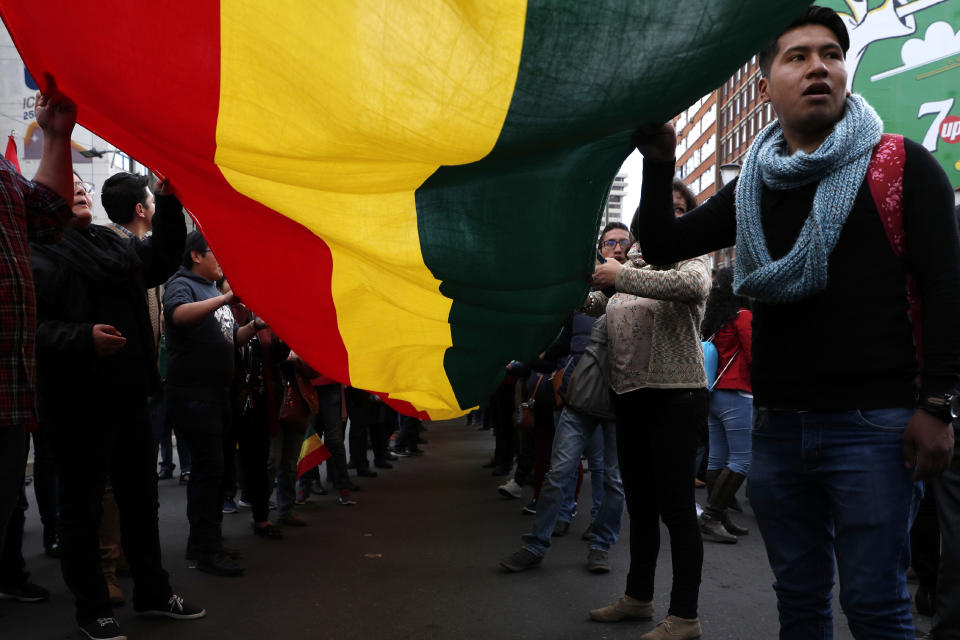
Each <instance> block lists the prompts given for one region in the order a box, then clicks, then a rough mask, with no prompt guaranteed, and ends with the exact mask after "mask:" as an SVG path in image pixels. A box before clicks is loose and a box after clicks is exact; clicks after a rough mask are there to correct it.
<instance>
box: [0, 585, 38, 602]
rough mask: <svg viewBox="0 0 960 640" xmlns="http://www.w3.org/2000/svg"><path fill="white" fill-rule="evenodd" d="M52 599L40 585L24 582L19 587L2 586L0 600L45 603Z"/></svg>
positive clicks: (0, 586)
mask: <svg viewBox="0 0 960 640" xmlns="http://www.w3.org/2000/svg"><path fill="white" fill-rule="evenodd" d="M49 598H50V592H49V591H47V590H46V589H44V588H43V587H41V586H40V585H38V584H33V583H32V582H30V581H29V580H24V581H23V582H21V583H20V584H19V585H17V586H10V585H0V600H16V601H17V602H43V601H44V600H47V599H49Z"/></svg>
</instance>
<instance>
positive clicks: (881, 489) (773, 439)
mask: <svg viewBox="0 0 960 640" xmlns="http://www.w3.org/2000/svg"><path fill="white" fill-rule="evenodd" d="M913 412H914V411H913V409H901V408H896V409H878V410H870V411H866V410H864V411H845V412H812V411H811V412H796V411H768V410H764V409H761V410H759V411H758V412H757V415H756V418H755V421H754V428H753V466H752V468H751V469H750V476H749V482H750V503H751V504H752V506H753V510H754V513H755V514H756V516H757V524H758V525H759V526H760V533H761V534H762V536H763V542H764V544H765V546H766V548H767V557H768V558H769V561H770V567H771V568H772V569H773V573H774V575H775V576H776V582H775V583H774V585H773V586H774V589H775V591H776V593H777V602H778V608H779V610H780V638H782V639H793V638H823V639H826V640H829V639H831V638H833V620H832V618H833V612H832V610H831V605H830V601H831V591H832V589H833V575H834V557H836V563H837V566H838V568H839V574H840V604H841V606H842V607H843V610H844V612H845V613H846V615H847V619H848V621H849V625H850V630H851V632H853V635H854V637H855V638H858V639H861V638H864V639H865V638H870V639H871V640H877V639H883V638H897V639H903V640H906V639H908V638H909V639H912V638H913V637H914V632H913V619H912V617H911V615H910V595H909V594H908V593H907V582H906V570H907V567H908V566H910V527H911V525H912V523H913V518H914V516H915V515H916V510H917V506H918V505H919V502H920V497H921V493H922V489H921V485H920V484H919V483H915V482H913V475H912V474H913V472H912V471H910V470H908V469H906V468H904V464H903V457H902V453H901V446H902V439H903V430H904V428H905V427H906V424H907V422H908V421H909V419H910V417H911V416H912V415H913Z"/></svg>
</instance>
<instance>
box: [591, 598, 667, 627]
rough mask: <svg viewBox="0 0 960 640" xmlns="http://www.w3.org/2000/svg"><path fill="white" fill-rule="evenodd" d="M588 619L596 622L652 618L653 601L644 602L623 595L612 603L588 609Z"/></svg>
mask: <svg viewBox="0 0 960 640" xmlns="http://www.w3.org/2000/svg"><path fill="white" fill-rule="evenodd" d="M590 619H591V620H596V621H597V622H620V621H621V620H652V619H653V601H652V600H651V601H650V602H644V601H642V600H637V599H636V598H631V597H630V596H626V595H625V596H623V597H622V598H620V599H619V600H617V601H616V602H614V603H613V604H608V605H607V606H605V607H600V608H599V609H591V610H590Z"/></svg>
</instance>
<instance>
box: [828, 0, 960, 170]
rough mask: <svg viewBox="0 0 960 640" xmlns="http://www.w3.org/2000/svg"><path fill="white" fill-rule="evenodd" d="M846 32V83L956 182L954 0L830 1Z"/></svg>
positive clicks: (959, 109)
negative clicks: (848, 40)
mask: <svg viewBox="0 0 960 640" xmlns="http://www.w3.org/2000/svg"><path fill="white" fill-rule="evenodd" d="M823 4H826V5H829V6H831V7H832V8H834V9H836V10H837V11H838V12H839V13H841V15H842V17H843V19H844V22H846V24H847V30H848V31H849V33H850V51H849V53H848V54H847V73H848V74H849V75H848V79H847V82H848V83H849V87H850V89H851V90H852V91H854V92H856V93H859V94H861V95H862V96H863V97H864V98H866V99H867V101H868V102H870V104H872V105H873V106H874V108H875V109H876V110H877V112H878V113H879V114H880V117H881V118H883V121H884V125H885V126H884V129H885V130H886V131H887V132H889V133H899V134H902V135H905V136H907V137H908V138H911V139H913V140H916V141H918V142H921V143H922V144H923V146H925V147H926V148H927V149H929V150H930V151H931V152H932V153H933V154H934V155H935V156H936V158H937V160H939V161H940V164H941V165H942V166H943V169H944V171H946V172H947V175H948V176H949V177H950V181H951V182H952V183H953V186H954V188H957V187H960V0H829V1H828V2H824V3H823Z"/></svg>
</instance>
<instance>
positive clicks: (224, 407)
mask: <svg viewBox="0 0 960 640" xmlns="http://www.w3.org/2000/svg"><path fill="white" fill-rule="evenodd" d="M222 277H223V270H222V269H221V268H220V264H219V263H218V262H217V259H216V257H215V256H214V255H213V251H211V250H210V247H209V246H207V241H206V239H205V238H204V237H203V234H201V233H200V232H199V231H192V232H190V234H189V235H187V239H186V242H185V243H184V251H183V259H182V265H181V267H180V269H179V270H178V271H177V273H176V274H175V275H174V276H173V277H172V278H170V280H169V281H168V282H167V286H166V289H165V290H164V292H163V318H164V326H165V327H166V332H165V334H166V337H167V353H168V363H167V387H166V393H167V415H168V418H169V420H170V421H171V424H172V425H173V428H174V429H176V431H177V434H178V435H181V436H182V437H183V438H184V439H185V440H186V441H187V445H188V446H189V447H190V454H191V456H192V468H191V470H190V480H189V481H188V483H187V519H188V520H189V521H190V536H189V538H188V540H187V559H188V560H195V561H196V568H197V569H198V570H200V571H204V572H206V573H211V574H214V575H221V576H237V575H240V574H241V573H243V568H242V567H241V566H240V565H239V564H237V563H236V562H235V560H236V558H235V557H231V556H232V555H236V554H231V553H230V552H229V551H228V550H227V549H225V548H224V546H223V541H222V539H221V532H220V522H221V519H222V517H223V473H224V456H225V455H232V454H233V452H232V451H229V452H225V451H224V435H225V433H226V431H227V430H228V429H229V428H230V417H231V408H230V385H231V383H232V382H233V369H234V365H235V360H234V358H235V353H234V350H235V348H236V347H238V346H241V345H244V344H246V343H247V342H249V341H250V339H251V338H252V337H253V336H254V335H255V334H256V332H257V331H258V330H260V329H262V328H263V327H264V326H266V325H264V324H263V322H262V321H261V320H259V319H257V318H254V319H253V320H251V321H250V322H249V323H247V324H245V325H243V326H242V327H239V328H238V327H237V325H236V322H235V321H234V319H233V315H232V313H231V312H230V304H231V303H232V302H234V301H235V300H236V299H237V298H236V297H235V296H234V294H233V292H232V291H231V292H229V293H220V291H219V290H218V289H217V285H216V282H217V281H218V280H220V279H221V278H222Z"/></svg>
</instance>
